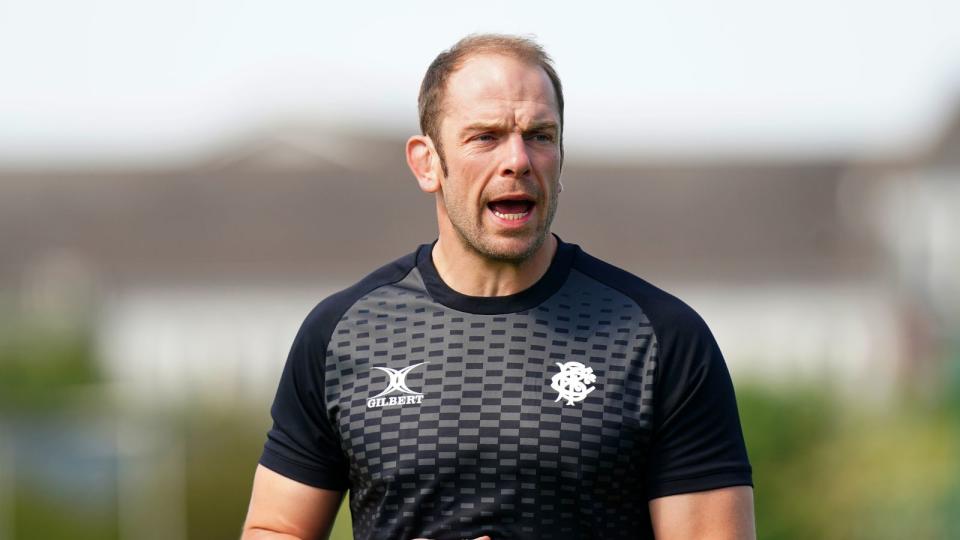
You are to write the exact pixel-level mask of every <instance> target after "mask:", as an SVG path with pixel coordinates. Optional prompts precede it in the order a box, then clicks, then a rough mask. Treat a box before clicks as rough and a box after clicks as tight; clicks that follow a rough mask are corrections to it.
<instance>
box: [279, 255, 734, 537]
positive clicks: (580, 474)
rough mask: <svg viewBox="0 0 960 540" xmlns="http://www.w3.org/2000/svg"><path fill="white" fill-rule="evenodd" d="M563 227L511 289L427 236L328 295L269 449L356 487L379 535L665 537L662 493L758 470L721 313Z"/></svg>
mask: <svg viewBox="0 0 960 540" xmlns="http://www.w3.org/2000/svg"><path fill="white" fill-rule="evenodd" d="M557 240H558V247H557V251H556V254H555V255H554V258H553V260H552V262H551V264H550V267H549V269H548V270H547V272H546V273H545V274H544V276H543V277H542V278H541V279H540V280H539V281H537V282H536V283H535V284H534V285H533V286H531V287H530V288H528V289H526V290H524V291H521V292H518V293H516V294H512V295H509V296H497V297H474V296H466V295H463V294H461V293H458V292H457V291H455V290H453V289H451V288H450V287H449V286H447V285H446V284H445V283H444V282H443V280H442V279H441V278H440V276H439V274H438V273H437V270H436V268H435V266H434V264H433V259H432V257H431V252H432V248H433V244H424V245H421V246H420V247H419V248H418V249H417V250H416V251H414V252H413V253H411V254H409V255H407V256H405V257H402V258H400V259H398V260H396V261H394V262H392V263H390V264H388V265H386V266H384V267H382V268H380V269H379V270H377V271H375V272H373V273H372V274H370V275H368V276H367V277H365V278H364V279H363V280H361V281H360V282H359V283H357V284H355V285H353V286H352V287H350V288H348V289H345V290H343V291H341V292H339V293H337V294H334V295H332V296H330V297H328V298H327V299H325V300H323V301H322V302H320V303H319V304H318V305H317V306H316V307H315V308H314V309H313V310H312V311H311V312H310V314H309V315H308V316H307V317H306V320H305V321H304V322H303V325H302V326H301V328H300V330H299V332H298V333H297V336H296V338H295V339H294V342H293V346H292V348H291V350H290V354H289V357H288V358H287V363H286V366H285V368H284V371H283V375H282V376H281V380H280V384H279V388H278V390H277V395H276V398H275V400H274V403H273V407H272V409H271V414H272V416H273V427H272V429H271V430H270V432H269V433H268V436H267V442H266V444H265V445H264V450H263V454H262V456H261V458H260V463H261V464H262V465H263V466H265V467H267V468H269V469H271V470H273V471H276V472H277V473H279V474H282V475H284V476H287V477H289V478H292V479H294V480H296V481H298V482H301V483H304V484H308V485H311V486H315V487H320V488H324V489H332V490H347V489H349V490H350V510H351V513H352V517H353V531H354V535H355V537H356V538H358V539H371V540H373V539H376V540H382V539H396V540H411V539H413V538H421V537H422V538H431V539H436V540H460V539H463V538H469V539H473V538H476V537H478V536H481V535H484V534H487V535H490V536H491V537H493V538H494V539H496V540H504V539H528V538H529V539H536V538H543V539H549V538H564V539H569V538H577V539H587V538H598V539H605V540H609V539H619V538H653V533H652V530H651V524H650V516H649V511H648V507H647V502H648V501H649V500H650V499H652V498H656V497H661V496H665V495H674V494H679V493H687V492H693V491H701V490H707V489H714V488H721V487H727V486H734V485H750V484H751V469H750V464H749V462H748V460H747V454H746V449H745V446H744V442H743V435H742V433H741V428H740V422H739V418H738V414H737V406H736V401H735V399H734V392H733V387H732V384H731V381H730V376H729V374H728V371H727V368H726V365H725V363H724V360H723V356H722V354H721V352H720V349H719V348H718V346H717V343H716V341H715V340H714V338H713V335H712V334H711V333H710V330H709V329H708V327H707V325H706V324H705V323H704V321H703V319H702V318H701V317H700V316H699V315H698V314H697V313H696V312H695V311H694V310H693V309H691V308H690V307H689V306H687V305H686V304H685V303H683V302H682V301H680V300H679V299H677V298H676V297H674V296H672V295H670V294H668V293H666V292H664V291H663V290H661V289H659V288H657V287H655V286H653V285H651V284H650V283H648V282H646V281H644V280H643V279H640V278H639V277H636V276H634V275H632V274H630V273H628V272H626V271H624V270H620V269H618V268H616V267H614V266H612V265H610V264H607V263H605V262H603V261H601V260H599V259H597V258H595V257H592V256H590V255H588V254H587V253H586V252H584V251H583V250H582V249H581V248H580V247H579V246H577V245H575V244H569V243H565V242H563V241H560V240H559V238H558V239H557ZM435 243H436V242H435V241H434V244H435Z"/></svg>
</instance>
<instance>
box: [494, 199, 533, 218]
mask: <svg viewBox="0 0 960 540" xmlns="http://www.w3.org/2000/svg"><path fill="white" fill-rule="evenodd" d="M534 205H535V203H534V202H533V201H531V200H529V199H520V198H516V199H501V200H499V201H491V202H489V203H487V208H489V209H490V211H491V212H493V215H495V216H497V217H498V218H500V219H505V220H507V221H520V220H522V219H524V218H526V217H527V216H529V215H530V212H531V211H532V210H533V207H534Z"/></svg>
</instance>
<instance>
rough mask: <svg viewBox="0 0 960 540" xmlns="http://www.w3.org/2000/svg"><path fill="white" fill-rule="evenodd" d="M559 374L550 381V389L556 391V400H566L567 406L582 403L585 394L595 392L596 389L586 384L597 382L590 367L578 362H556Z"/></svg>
mask: <svg viewBox="0 0 960 540" xmlns="http://www.w3.org/2000/svg"><path fill="white" fill-rule="evenodd" d="M557 367H559V368H560V373H557V374H556V375H554V376H553V377H552V378H551V379H550V388H553V389H554V390H556V391H557V393H558V394H560V395H558V396H557V399H555V400H554V401H560V400H561V399H565V400H567V405H573V404H574V403H576V402H578V401H583V400H584V398H586V397H587V394H589V393H590V392H593V391H594V390H596V387H594V386H590V387H588V386H587V385H588V384H593V383H595V382H597V376H596V375H595V374H594V373H593V368H592V367H587V366H585V365H583V364H581V363H580V362H557Z"/></svg>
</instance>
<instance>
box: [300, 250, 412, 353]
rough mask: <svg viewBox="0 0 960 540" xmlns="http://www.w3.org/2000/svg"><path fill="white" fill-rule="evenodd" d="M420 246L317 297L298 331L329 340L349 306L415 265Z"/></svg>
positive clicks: (400, 276)
mask: <svg viewBox="0 0 960 540" xmlns="http://www.w3.org/2000/svg"><path fill="white" fill-rule="evenodd" d="M423 248H424V245H421V246H419V247H418V248H417V249H416V250H414V251H413V252H411V253H408V254H406V255H404V256H403V257H400V258H398V259H396V260H394V261H391V262H389V263H387V264H385V265H383V266H381V267H380V268H377V269H376V270H374V271H373V272H370V273H369V274H367V275H366V276H364V277H363V279H361V280H360V281H358V282H356V283H354V284H353V285H351V286H349V287H347V288H345V289H342V290H340V291H338V292H336V293H334V294H331V295H330V296H328V297H326V298H324V299H323V300H321V301H320V302H319V303H318V304H317V305H316V306H314V308H313V309H312V310H311V311H310V313H309V314H308V315H307V317H306V319H305V320H304V321H303V326H302V328H301V332H307V333H308V334H309V335H311V336H312V337H313V338H314V339H319V341H320V342H322V343H326V342H327V341H329V339H330V335H331V334H332V333H333V329H334V328H335V327H336V325H337V322H338V321H339V320H340V318H341V317H343V314H344V313H346V312H347V311H348V310H349V309H350V307H351V306H353V305H354V304H355V303H356V302H357V301H358V300H360V299H361V298H363V297H364V296H366V295H367V294H369V293H371V292H373V291H375V290H377V289H379V288H380V287H384V286H387V285H390V284H393V283H396V282H398V281H400V280H402V279H403V278H405V277H406V276H407V274H409V273H410V271H411V270H413V269H414V268H415V267H416V263H417V253H419V251H420V249H423Z"/></svg>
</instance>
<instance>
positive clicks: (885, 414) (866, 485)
mask: <svg viewBox="0 0 960 540" xmlns="http://www.w3.org/2000/svg"><path fill="white" fill-rule="evenodd" d="M738 397H739V403H740V410H741V418H742V422H743V426H744V435H745V437H746V440H747V447H748V450H749V452H750V459H751V462H752V464H753V467H754V482H755V497H756V510H757V528H758V534H759V537H760V538H764V539H770V540H781V539H782V540H788V539H802V538H819V539H823V540H831V539H838V540H839V539H852V540H855V539H860V538H862V539H871V540H883V539H890V540H895V539H902V538H911V539H927V538H929V539H935V538H949V537H952V535H955V534H956V533H957V529H956V523H955V519H954V518H952V517H951V515H952V514H953V513H954V512H951V511H948V508H950V504H951V501H952V500H955V497H956V493H957V489H958V487H960V481H958V479H960V467H958V463H957V460H956V456H957V455H960V422H958V420H960V419H958V417H957V416H956V414H954V412H952V411H951V410H950V409H948V408H946V407H925V408H924V407H920V406H918V405H915V404H910V403H899V404H889V403H886V404H876V405H877V407H878V410H871V409H870V408H866V407H864V408H861V407H857V406H854V405H853V404H851V403H849V402H845V401H841V400H838V399H832V398H830V397H829V396H828V395H825V394H823V393H818V392H816V391H814V390H811V389H801V390H786V389H783V388H781V389H778V390H773V389H770V388H766V389H761V388H750V389H747V390H743V391H739V392H738ZM951 519H954V522H953V523H951V521H950V520H951Z"/></svg>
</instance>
